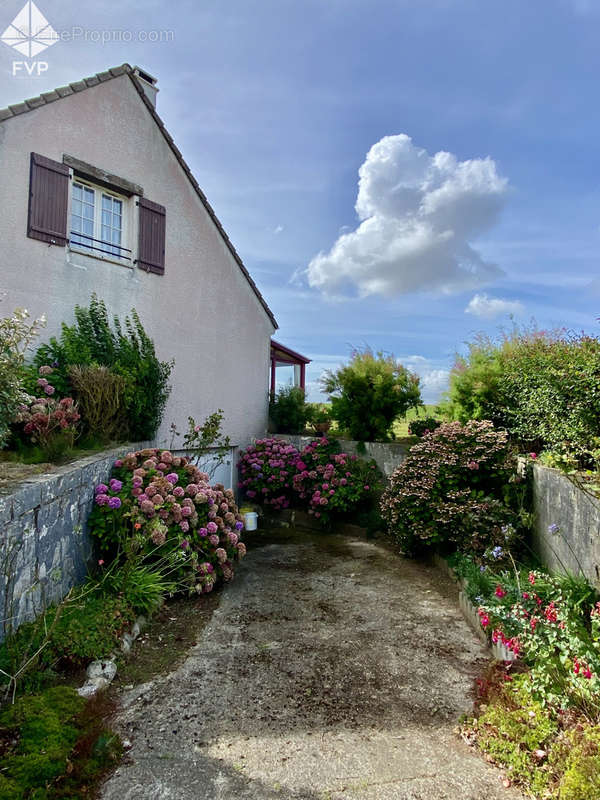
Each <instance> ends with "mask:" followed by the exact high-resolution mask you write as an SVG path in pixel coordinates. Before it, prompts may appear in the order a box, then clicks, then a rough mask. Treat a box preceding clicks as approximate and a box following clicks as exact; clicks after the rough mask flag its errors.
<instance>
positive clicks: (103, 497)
mask: <svg viewBox="0 0 600 800" xmlns="http://www.w3.org/2000/svg"><path fill="white" fill-rule="evenodd" d="M110 499H111V498H109V496H108V495H107V494H104V492H99V493H98V494H96V504H97V505H99V506H105V505H106V504H107V503H108V501H109V500H110Z"/></svg>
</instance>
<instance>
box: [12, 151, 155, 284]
mask: <svg viewBox="0 0 600 800" xmlns="http://www.w3.org/2000/svg"><path fill="white" fill-rule="evenodd" d="M63 160H64V163H61V162H59V161H53V160H52V159H51V158H48V157H47V156H43V155H41V154H40V153H31V155H30V167H29V170H30V171H29V208H28V215H27V236H28V237H29V238H30V239H37V240H39V241H41V242H47V243H48V244H50V245H53V246H55V247H65V246H66V245H69V246H70V247H71V249H73V250H77V251H78V252H80V253H87V254H88V255H93V256H95V257H96V258H104V259H108V260H110V261H118V262H120V263H123V264H127V265H131V266H134V265H135V266H137V267H138V269H141V270H144V271H145V272H152V273H154V274H155V275H164V274H165V260H166V256H165V252H166V224H167V223H166V219H167V216H166V215H167V212H166V209H165V207H164V206H162V205H160V203H156V202H154V201H153V200H150V199H148V198H147V197H145V196H144V190H143V187H141V186H139V185H138V184H135V183H132V182H131V181H128V180H125V179H124V178H119V177H118V176H116V175H112V174H111V173H107V172H106V171H105V170H100V169H98V168H97V167H94V166H93V165H92V164H86V163H85V162H83V161H80V160H79V159H77V158H74V157H73V156H68V155H65V156H63ZM69 199H70V204H69ZM134 247H135V253H134V252H132V249H133V248H134ZM134 258H135V260H134Z"/></svg>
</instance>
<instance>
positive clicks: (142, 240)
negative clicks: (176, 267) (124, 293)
mask: <svg viewBox="0 0 600 800" xmlns="http://www.w3.org/2000/svg"><path fill="white" fill-rule="evenodd" d="M138 205H139V210H140V215H139V240H138V259H137V265H138V267H140V269H145V270H146V271H147V272H155V273H156V274H157V275H164V272H165V232H166V211H165V208H164V206H160V205H159V204H158V203H153V202H152V200H147V199H146V198H145V197H140V199H139V202H138Z"/></svg>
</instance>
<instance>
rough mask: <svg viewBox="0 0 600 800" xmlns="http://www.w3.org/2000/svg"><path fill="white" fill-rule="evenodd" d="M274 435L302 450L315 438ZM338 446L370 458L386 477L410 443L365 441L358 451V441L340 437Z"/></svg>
mask: <svg viewBox="0 0 600 800" xmlns="http://www.w3.org/2000/svg"><path fill="white" fill-rule="evenodd" d="M275 437H276V438H278V439H285V440H286V441H288V442H290V444H293V445H294V447H295V448H296V449H297V450H302V448H303V447H306V445H307V444H310V443H311V442H313V441H314V440H315V437H314V436H294V435H292V434H275ZM340 446H341V448H342V451H343V452H344V453H350V454H352V455H356V456H360V457H361V458H364V459H366V460H369V459H371V458H372V459H373V460H374V461H375V462H376V463H377V466H378V467H379V469H380V470H381V471H382V472H383V474H384V475H385V476H386V477H387V478H389V477H390V475H391V474H392V472H393V471H394V470H395V469H396V467H399V466H400V464H401V463H402V462H403V461H404V459H405V458H406V454H407V453H408V451H409V449H410V445H408V444H406V443H404V442H365V450H364V452H359V451H358V448H359V442H355V441H353V440H351V439H340Z"/></svg>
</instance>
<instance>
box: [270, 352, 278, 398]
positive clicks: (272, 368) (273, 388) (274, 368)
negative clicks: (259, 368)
mask: <svg viewBox="0 0 600 800" xmlns="http://www.w3.org/2000/svg"><path fill="white" fill-rule="evenodd" d="M276 369H277V362H276V361H275V359H274V358H272V359H271V396H273V395H274V394H275V370H276Z"/></svg>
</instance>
